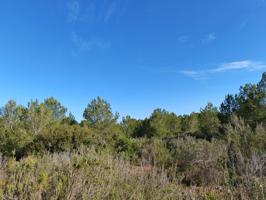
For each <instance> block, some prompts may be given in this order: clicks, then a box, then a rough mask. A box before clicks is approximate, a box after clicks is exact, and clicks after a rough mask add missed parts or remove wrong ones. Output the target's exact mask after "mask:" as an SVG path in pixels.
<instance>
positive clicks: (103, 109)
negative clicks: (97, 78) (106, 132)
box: [83, 97, 119, 128]
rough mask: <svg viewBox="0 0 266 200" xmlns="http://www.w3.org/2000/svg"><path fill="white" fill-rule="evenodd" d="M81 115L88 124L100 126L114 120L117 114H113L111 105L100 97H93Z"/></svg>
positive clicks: (104, 125)
mask: <svg viewBox="0 0 266 200" xmlns="http://www.w3.org/2000/svg"><path fill="white" fill-rule="evenodd" d="M83 117H84V118H85V119H86V120H87V122H88V124H89V125H92V126H94V127H98V128H102V127H106V126H108V125H109V124H111V123H114V122H116V120H117V119H118V117H119V115H118V113H116V114H113V113H112V109H111V105H110V104H109V103H108V102H107V101H106V100H104V99H102V98H101V97H97V99H93V100H92V101H91V102H90V103H89V104H88V106H87V108H86V109H85V110H84V113H83Z"/></svg>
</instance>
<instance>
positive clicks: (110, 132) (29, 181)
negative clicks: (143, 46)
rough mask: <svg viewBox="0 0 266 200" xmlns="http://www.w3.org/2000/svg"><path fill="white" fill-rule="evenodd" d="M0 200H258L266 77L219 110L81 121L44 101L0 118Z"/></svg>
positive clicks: (265, 151) (263, 178)
mask: <svg viewBox="0 0 266 200" xmlns="http://www.w3.org/2000/svg"><path fill="white" fill-rule="evenodd" d="M0 152H1V153H0V199H3V200H4V199H5V200H8V199H10V200H11V199H12V200H13V199H25V200H26V199H34V200H38V199H47V200H48V199H49V200H50V199H51V200H56V199H58V200H59V199H66V200H71V199H73V200H74V199H136V200H137V199H138V200H139V199H140V200H141V199H143V200H144V199H149V200H150V199H158V200H159V199H191V200H192V199H204V200H215V199H217V200H218V199H219V200H220V199H257V200H263V199H266V72H264V73H263V74H262V77H261V80H258V83H248V84H245V85H243V86H240V88H239V92H238V93H237V94H228V95H226V96H225V98H224V100H223V102H221V104H220V106H219V107H215V106H214V105H213V104H212V103H208V104H207V105H206V106H205V107H203V108H201V109H200V112H193V113H191V114H189V115H177V114H175V113H173V112H169V111H167V110H165V109H161V108H158V109H155V110H154V111H153V112H152V113H151V115H150V116H149V117H148V118H146V119H135V118H132V117H131V116H125V117H120V116H119V114H118V113H115V112H114V111H113V110H112V108H111V105H110V103H109V102H108V101H106V100H105V99H103V98H101V97H97V98H95V99H93V100H92V101H91V102H88V106H87V107H86V108H84V113H83V120H82V121H80V122H79V121H77V120H76V119H75V117H74V116H73V114H71V112H69V111H68V109H67V108H66V107H65V106H64V105H62V104H61V103H60V102H59V101H58V100H56V99H55V98H53V97H49V98H46V99H44V100H43V101H39V100H31V101H29V103H28V104H27V105H26V106H25V105H20V104H19V103H18V102H16V101H14V100H10V101H8V102H7V103H6V104H5V105H3V106H2V107H1V110H0Z"/></svg>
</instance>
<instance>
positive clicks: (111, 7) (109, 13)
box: [104, 1, 117, 23]
mask: <svg viewBox="0 0 266 200" xmlns="http://www.w3.org/2000/svg"><path fill="white" fill-rule="evenodd" d="M116 7H117V5H116V2H115V1H113V2H112V3H111V4H110V5H109V6H108V8H107V11H106V13H105V16H104V22H105V23H108V21H109V20H110V19H111V17H112V16H113V14H114V13H115V11H116Z"/></svg>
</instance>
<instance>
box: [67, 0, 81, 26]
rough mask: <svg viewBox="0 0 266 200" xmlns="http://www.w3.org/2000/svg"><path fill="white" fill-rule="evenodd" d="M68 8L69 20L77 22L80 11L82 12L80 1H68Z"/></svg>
mask: <svg viewBox="0 0 266 200" xmlns="http://www.w3.org/2000/svg"><path fill="white" fill-rule="evenodd" d="M67 10H68V20H69V21H70V22H76V21H77V20H78V18H79V13H80V4H79V2H78V1H77V0H73V1H71V2H68V4H67Z"/></svg>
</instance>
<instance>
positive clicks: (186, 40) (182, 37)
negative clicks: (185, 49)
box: [178, 35, 190, 43]
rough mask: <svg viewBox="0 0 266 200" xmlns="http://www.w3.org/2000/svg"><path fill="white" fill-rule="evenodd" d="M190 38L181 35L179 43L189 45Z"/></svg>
mask: <svg viewBox="0 0 266 200" xmlns="http://www.w3.org/2000/svg"><path fill="white" fill-rule="evenodd" d="M189 39H190V37H189V36H188V35H181V36H179V37H178V42H180V43H187V42H188V41H189Z"/></svg>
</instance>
